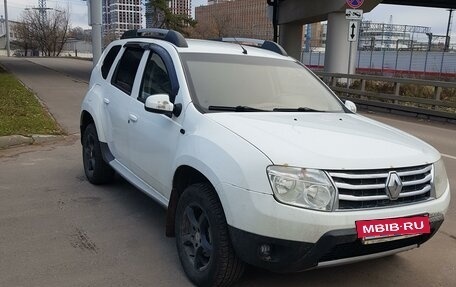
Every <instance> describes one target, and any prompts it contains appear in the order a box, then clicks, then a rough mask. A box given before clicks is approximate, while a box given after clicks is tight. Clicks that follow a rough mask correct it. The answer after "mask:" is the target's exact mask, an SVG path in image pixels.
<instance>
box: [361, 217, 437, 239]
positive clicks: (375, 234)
mask: <svg viewBox="0 0 456 287" xmlns="http://www.w3.org/2000/svg"><path fill="white" fill-rule="evenodd" d="M356 232H357V234H358V238H359V239H361V242H362V244H365V245H368V244H376V243H382V242H389V241H395V240H401V239H405V238H410V237H415V236H419V235H422V234H429V233H431V226H430V222H429V216H428V215H423V216H413V217H403V218H388V219H377V220H361V221H356Z"/></svg>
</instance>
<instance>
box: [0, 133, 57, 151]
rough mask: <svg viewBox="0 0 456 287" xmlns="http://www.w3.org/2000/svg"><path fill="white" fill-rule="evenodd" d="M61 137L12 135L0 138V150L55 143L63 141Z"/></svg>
mask: <svg viewBox="0 0 456 287" xmlns="http://www.w3.org/2000/svg"><path fill="white" fill-rule="evenodd" d="M63 138H64V136H62V135H31V136H22V135H12V136H1V137H0V150H1V149H7V148H11V147H16V146H21V145H33V144H44V143H50V142H55V141H59V140H61V139H63Z"/></svg>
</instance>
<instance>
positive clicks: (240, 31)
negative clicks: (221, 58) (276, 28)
mask: <svg viewBox="0 0 456 287" xmlns="http://www.w3.org/2000/svg"><path fill="white" fill-rule="evenodd" d="M208 4H210V5H206V6H200V7H196V8H195V19H196V21H198V30H199V31H200V33H201V36H202V37H203V38H215V37H230V36H235V37H243V38H258V39H264V40H272V38H273V28H272V22H271V20H270V19H269V18H268V17H267V12H266V11H267V7H268V4H267V1H265V0H236V1H229V0H213V1H209V2H208Z"/></svg>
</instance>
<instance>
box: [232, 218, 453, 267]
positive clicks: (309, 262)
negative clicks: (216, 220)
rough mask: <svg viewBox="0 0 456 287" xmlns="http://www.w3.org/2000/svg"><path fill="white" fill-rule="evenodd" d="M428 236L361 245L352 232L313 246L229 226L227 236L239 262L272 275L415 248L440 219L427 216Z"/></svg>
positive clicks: (333, 234)
mask: <svg viewBox="0 0 456 287" xmlns="http://www.w3.org/2000/svg"><path fill="white" fill-rule="evenodd" d="M429 219H430V224H431V233H430V234H425V235H420V236H416V237H411V238H406V239H400V240H395V241H389V242H382V243H376V244H370V245H363V244H362V243H361V240H360V239H358V238H357V234H356V230H355V229H341V230H333V231H329V232H326V233H325V234H324V235H323V236H322V237H321V238H320V239H319V240H318V241H317V242H316V243H309V242H299V241H291V240H283V239H277V238H271V237H266V236H260V235H256V234H253V233H249V232H246V231H243V230H240V229H237V228H234V227H231V226H230V235H231V239H232V243H233V246H234V249H235V250H236V253H237V255H238V257H239V258H241V259H242V260H243V261H245V262H247V263H249V264H252V265H254V266H257V267H261V268H265V269H268V270H271V271H275V272H298V271H303V270H307V269H312V268H315V267H323V266H331V265H340V264H347V263H351V262H357V261H361V260H366V259H372V258H376V257H382V256H385V255H389V254H394V253H397V252H401V251H405V250H407V249H411V248H414V247H418V246H420V245H421V244H423V243H424V242H426V241H427V240H429V239H430V238H431V237H432V236H433V235H434V234H435V233H436V232H437V230H438V229H439V228H440V226H441V224H442V222H443V220H444V216H443V214H441V213H437V214H431V215H430V217H429Z"/></svg>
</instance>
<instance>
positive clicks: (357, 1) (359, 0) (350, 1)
mask: <svg viewBox="0 0 456 287" xmlns="http://www.w3.org/2000/svg"><path fill="white" fill-rule="evenodd" d="M346 2H347V5H348V7H350V8H352V9H358V8H359V7H361V6H363V4H364V0H346Z"/></svg>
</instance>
